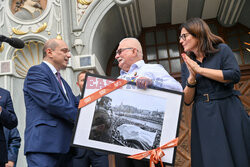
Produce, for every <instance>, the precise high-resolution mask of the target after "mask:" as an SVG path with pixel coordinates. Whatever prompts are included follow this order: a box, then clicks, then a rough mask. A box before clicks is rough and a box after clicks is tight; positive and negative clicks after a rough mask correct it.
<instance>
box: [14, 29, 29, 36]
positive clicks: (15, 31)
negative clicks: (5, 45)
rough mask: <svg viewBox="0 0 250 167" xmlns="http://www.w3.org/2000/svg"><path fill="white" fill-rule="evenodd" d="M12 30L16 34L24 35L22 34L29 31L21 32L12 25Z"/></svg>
mask: <svg viewBox="0 0 250 167" xmlns="http://www.w3.org/2000/svg"><path fill="white" fill-rule="evenodd" d="M12 31H13V33H14V34H16V35H24V34H27V33H28V32H29V31H27V32H23V31H21V30H18V29H16V28H14V27H12Z"/></svg>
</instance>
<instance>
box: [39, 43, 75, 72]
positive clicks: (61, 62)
mask: <svg viewBox="0 0 250 167" xmlns="http://www.w3.org/2000/svg"><path fill="white" fill-rule="evenodd" d="M70 57H71V54H70V50H69V48H68V46H67V44H66V43H65V42H64V41H63V40H60V39H50V40H48V41H47V42H46V43H45V44H44V48H43V59H44V60H45V61H47V62H48V63H50V64H52V65H53V66H54V67H55V68H56V70H57V71H60V70H61V69H65V68H66V67H67V64H68V61H69V58H70Z"/></svg>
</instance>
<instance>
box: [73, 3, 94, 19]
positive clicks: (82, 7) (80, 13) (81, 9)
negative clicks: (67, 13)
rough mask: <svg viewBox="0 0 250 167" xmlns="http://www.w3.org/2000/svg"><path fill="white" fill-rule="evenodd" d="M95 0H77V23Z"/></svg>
mask: <svg viewBox="0 0 250 167" xmlns="http://www.w3.org/2000/svg"><path fill="white" fill-rule="evenodd" d="M92 1H93V0H77V5H76V6H77V8H76V17H77V24H79V22H80V20H81V18H82V16H83V14H84V13H85V11H86V10H87V8H88V6H89V5H90V4H91V2H92Z"/></svg>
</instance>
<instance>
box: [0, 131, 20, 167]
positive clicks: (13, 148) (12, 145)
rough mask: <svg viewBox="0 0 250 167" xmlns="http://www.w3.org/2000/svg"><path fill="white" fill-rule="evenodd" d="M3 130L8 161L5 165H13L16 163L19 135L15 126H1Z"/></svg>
mask: <svg viewBox="0 0 250 167" xmlns="http://www.w3.org/2000/svg"><path fill="white" fill-rule="evenodd" d="M3 130H4V135H5V140H6V144H7V146H6V147H7V150H8V163H6V164H5V166H6V167H15V166H16V163H17V157H18V152H19V148H20V146H21V137H20V134H19V131H18V129H17V128H13V129H7V128H3Z"/></svg>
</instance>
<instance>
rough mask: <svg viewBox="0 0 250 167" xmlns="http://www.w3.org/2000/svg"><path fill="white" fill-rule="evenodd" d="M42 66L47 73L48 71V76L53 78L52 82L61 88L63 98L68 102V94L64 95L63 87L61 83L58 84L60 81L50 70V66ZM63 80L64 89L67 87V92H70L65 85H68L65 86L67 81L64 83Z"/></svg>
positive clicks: (44, 64)
mask: <svg viewBox="0 0 250 167" xmlns="http://www.w3.org/2000/svg"><path fill="white" fill-rule="evenodd" d="M41 65H42V66H43V67H45V69H46V71H48V74H49V77H50V78H51V80H52V81H53V82H54V84H56V85H57V87H58V88H59V90H60V92H61V94H62V95H63V97H64V98H65V99H66V100H67V101H68V98H67V96H66V94H65V93H64V91H63V88H62V86H61V85H60V83H59V82H58V80H57V78H56V76H55V74H54V73H53V72H52V71H51V69H50V68H49V66H48V65H47V64H46V63H44V62H43V63H42V64H41ZM61 79H62V82H63V85H64V87H65V90H66V92H68V91H67V89H66V86H65V85H66V84H65V83H66V81H64V79H63V78H61Z"/></svg>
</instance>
